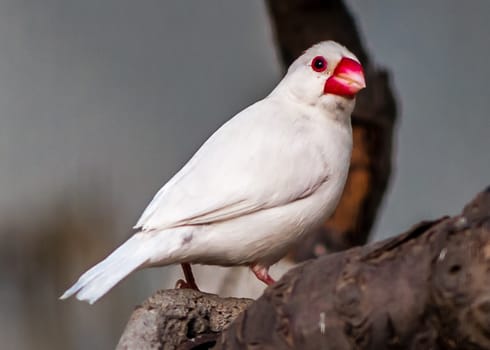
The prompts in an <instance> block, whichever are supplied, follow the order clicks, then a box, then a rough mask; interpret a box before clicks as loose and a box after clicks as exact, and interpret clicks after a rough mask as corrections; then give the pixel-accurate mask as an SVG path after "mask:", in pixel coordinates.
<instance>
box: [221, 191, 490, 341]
mask: <svg viewBox="0 0 490 350" xmlns="http://www.w3.org/2000/svg"><path fill="white" fill-rule="evenodd" d="M216 349H302V350H308V349H337V350H342V349H373V350H375V349H376V350H383V349H490V188H489V189H487V190H486V192H484V193H482V194H480V195H479V196H478V197H477V198H476V199H475V200H474V201H473V202H472V203H470V204H469V205H468V206H467V207H466V208H465V209H464V211H463V213H462V214H461V215H458V216H455V217H452V218H443V219H440V220H437V221H432V222H426V223H421V224H419V225H417V226H416V227H414V228H413V229H412V230H410V231H409V232H407V233H405V234H402V235H399V236H398V237H395V238H392V239H388V240H386V241H383V242H379V243H376V244H371V245H367V246H364V247H359V248H352V249H350V250H348V251H345V252H340V253H334V254H331V255H327V256H325V257H321V258H319V259H316V260H313V261H310V262H308V263H305V264H303V265H301V266H299V267H297V268H295V269H293V270H291V271H290V272H288V273H287V274H286V275H285V276H284V277H283V278H282V279H281V280H280V281H279V282H278V283H276V284H275V285H273V286H272V287H270V288H268V289H267V290H266V291H265V293H264V295H263V296H262V297H260V298H259V299H258V300H257V301H256V302H255V303H253V304H252V305H251V306H250V307H249V308H248V309H247V310H246V311H245V312H244V313H242V314H241V315H240V316H239V317H238V319H237V320H235V321H234V322H233V323H232V325H231V326H230V327H229V328H228V329H227V330H226V331H225V332H224V333H223V334H222V337H221V339H219V341H218V346H217V347H216Z"/></svg>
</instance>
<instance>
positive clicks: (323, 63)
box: [311, 56, 327, 72]
mask: <svg viewBox="0 0 490 350" xmlns="http://www.w3.org/2000/svg"><path fill="white" fill-rule="evenodd" d="M311 68H313V70H314V71H315V72H324V71H325V70H326V69H327V60H326V59H325V58H324V57H323V56H316V57H315V58H314V59H313V61H311Z"/></svg>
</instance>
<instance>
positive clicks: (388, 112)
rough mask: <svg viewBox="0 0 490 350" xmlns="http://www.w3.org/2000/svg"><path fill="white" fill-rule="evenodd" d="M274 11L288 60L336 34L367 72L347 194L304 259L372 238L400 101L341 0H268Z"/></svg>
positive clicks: (304, 249)
mask: <svg viewBox="0 0 490 350" xmlns="http://www.w3.org/2000/svg"><path fill="white" fill-rule="evenodd" d="M267 4H268V7H269V13H270V17H271V22H272V25H273V27H274V29H275V34H276V35H275V36H276V41H277V46H278V49H279V53H280V56H281V58H282V60H283V63H284V66H285V67H287V66H289V64H290V63H291V62H292V61H293V60H294V59H295V58H296V57H298V56H299V55H301V53H302V52H303V51H304V50H305V49H306V48H308V47H309V46H311V45H313V44H315V43H317V42H319V41H323V40H335V41H337V42H340V43H342V44H343V45H345V46H346V47H348V48H349V49H350V50H352V51H353V52H354V53H355V54H356V55H357V57H358V58H359V59H360V60H361V62H362V64H363V66H364V67H365V72H366V81H367V89H365V90H364V91H362V92H361V93H360V94H359V96H358V98H357V103H356V109H355V110H354V113H353V115H352V126H353V137H354V150H353V154H352V161H351V167H350V172H349V178H348V180H347V184H346V187H345V191H344V195H343V197H342V199H341V201H340V203H339V205H338V207H337V210H336V212H335V213H334V215H333V216H332V217H331V218H330V219H329V220H328V221H327V222H326V223H325V225H324V227H323V229H322V230H320V231H319V232H317V233H316V234H314V235H311V236H310V237H309V239H308V240H307V241H305V242H303V244H301V245H299V246H298V247H297V249H296V250H295V251H294V252H293V253H292V254H291V257H292V258H293V260H294V261H303V260H305V259H309V258H312V257H315V256H318V255H321V254H323V253H326V252H327V251H339V250H343V249H347V248H349V247H352V246H356V245H361V244H364V243H365V242H366V241H367V238H368V236H369V233H370V230H371V227H372V225H373V222H374V219H375V218H376V213H377V211H378V208H379V205H380V203H381V199H382V197H383V194H384V193H385V190H386V186H387V183H388V179H389V177H390V172H391V152H392V134H393V126H394V122H395V117H396V103H395V99H394V97H393V93H392V91H391V88H390V85H389V77H388V73H387V72H386V71H385V70H383V69H379V68H375V67H374V66H373V65H372V63H371V59H370V57H369V55H368V53H367V52H366V50H365V49H364V47H363V45H362V44H361V39H360V37H359V34H358V32H357V28H356V24H355V21H354V19H353V17H352V16H351V15H350V13H349V11H348V9H347V8H346V6H345V5H344V4H343V2H342V1H341V0H322V1H320V0H287V1H285V0H268V1H267Z"/></svg>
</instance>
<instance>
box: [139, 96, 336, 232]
mask: <svg viewBox="0 0 490 350" xmlns="http://www.w3.org/2000/svg"><path fill="white" fill-rule="evenodd" d="M279 107H280V106H278V105H277V103H274V102H272V101H268V102H266V101H264V100H263V101H261V102H258V103H256V104H255V105H252V106H251V107H249V108H248V109H246V110H244V111H243V112H241V113H239V114H238V115H237V116H235V117H234V118H233V119H231V120H230V121H228V122H227V123H226V124H224V125H223V126H222V127H221V128H220V129H219V130H217V131H216V132H215V133H214V134H213V135H212V136H211V137H210V138H209V139H208V140H207V141H206V142H205V143H204V144H203V145H202V147H201V148H200V149H199V150H198V151H197V152H196V154H195V155H194V156H193V157H192V158H191V159H190V160H189V162H188V163H187V164H186V165H185V166H184V167H183V168H182V169H181V170H180V171H179V172H178V173H177V174H176V175H175V176H174V177H173V178H172V179H171V180H170V181H169V182H168V183H167V184H165V186H163V187H162V189H161V190H160V191H159V192H158V193H157V194H156V195H155V197H154V198H153V200H152V202H151V203H150V204H149V205H148V207H147V208H146V210H145V211H144V212H143V214H142V216H141V218H140V219H139V221H138V222H137V224H136V226H135V228H139V229H142V230H143V231H146V230H161V229H166V228H170V227H176V226H182V225H197V224H207V223H213V222H217V221H223V220H228V219H231V218H234V217H237V216H242V215H246V214H249V213H252V212H255V211H258V210H261V209H266V208H271V207H276V206H281V205H284V204H287V203H290V202H293V201H295V200H298V199H301V198H304V197H307V196H309V195H310V194H311V193H313V192H314V191H315V190H316V189H317V188H318V187H319V186H320V185H321V184H322V183H324V182H325V181H327V179H328V166H327V164H326V162H325V155H324V154H323V152H322V147H315V146H314V140H312V139H311V138H312V137H313V138H315V135H314V134H318V132H317V129H316V128H315V125H311V124H312V123H311V122H308V121H307V120H305V119H306V118H296V119H295V118H292V117H291V116H286V115H284V108H282V109H281V108H279ZM281 110H282V112H281ZM286 113H292V112H291V111H289V112H286ZM316 136H317V137H316V138H317V139H318V135H316ZM322 141H324V140H322ZM312 142H313V145H312Z"/></svg>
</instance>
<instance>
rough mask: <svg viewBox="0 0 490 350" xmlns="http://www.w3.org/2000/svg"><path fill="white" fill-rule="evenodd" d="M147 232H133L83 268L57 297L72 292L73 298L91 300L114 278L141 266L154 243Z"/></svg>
mask: <svg viewBox="0 0 490 350" xmlns="http://www.w3.org/2000/svg"><path fill="white" fill-rule="evenodd" d="M152 238H153V237H152V235H151V234H144V233H137V234H135V235H134V236H132V237H131V238H130V239H128V240H127V241H126V242H125V243H124V244H122V245H121V246H120V247H119V248H117V249H116V250H115V251H114V252H113V253H112V254H110V255H109V256H108V257H107V258H105V259H104V260H103V261H101V262H100V263H98V264H97V265H95V266H94V267H92V268H91V269H90V270H88V271H87V272H85V273H84V274H83V275H82V276H81V277H80V278H79V279H78V281H77V282H76V283H75V284H74V285H73V286H72V287H71V288H70V289H68V290H67V291H66V292H65V293H64V294H63V295H62V296H61V297H60V299H66V298H69V297H70V296H72V295H74V294H76V297H77V299H79V300H85V301H88V302H89V303H90V304H93V303H95V302H96V301H97V300H98V299H99V298H100V297H102V296H103V295H104V294H106V293H107V292H108V291H109V290H110V289H111V288H112V287H114V286H115V285H116V284H117V283H118V282H120V281H121V280H122V279H124V278H125V277H126V276H127V275H129V274H130V273H131V272H133V271H134V270H136V269H138V268H139V267H142V266H143V265H144V264H145V263H146V262H147V261H148V260H149V259H150V258H151V254H148V253H149V252H148V248H151V247H152V246H153V247H154V245H153V244H151V242H150V243H149V242H148V240H151V239H152Z"/></svg>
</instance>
